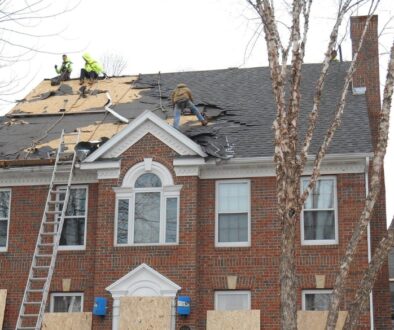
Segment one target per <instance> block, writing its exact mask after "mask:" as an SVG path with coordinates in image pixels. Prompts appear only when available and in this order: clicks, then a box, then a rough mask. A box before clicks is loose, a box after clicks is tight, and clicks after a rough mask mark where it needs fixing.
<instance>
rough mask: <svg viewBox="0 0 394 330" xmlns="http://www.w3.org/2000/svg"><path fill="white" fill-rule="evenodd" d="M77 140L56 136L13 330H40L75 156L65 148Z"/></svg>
mask: <svg viewBox="0 0 394 330" xmlns="http://www.w3.org/2000/svg"><path fill="white" fill-rule="evenodd" d="M79 137H80V131H78V132H76V133H64V130H63V131H62V134H61V136H60V143H59V147H58V150H57V153H56V160H55V164H54V167H53V172H52V178H51V182H50V184H49V191H48V196H47V200H46V204H45V209H44V214H43V216H42V220H41V226H40V231H39V233H38V237H37V243H36V247H35V250H34V254H33V259H32V263H31V266H30V271H29V277H28V279H27V283H26V287H25V292H24V295H23V300H22V304H21V307H20V310H19V315H18V320H17V323H16V328H15V330H23V329H26V330H27V329H34V330H40V329H41V324H42V320H43V317H44V312H45V306H46V302H47V298H48V293H49V288H50V286H51V279H52V275H53V271H54V268H55V263H56V256H57V251H58V247H59V243H60V237H61V233H62V229H63V223H64V217H65V215H66V209H67V205H68V200H69V197H70V187H71V182H72V178H73V171H74V167H75V163H76V156H77V155H76V151H75V149H74V148H73V151H68V150H67V148H68V147H67V145H69V146H71V145H76V144H77V143H78V142H79ZM65 182H67V186H65ZM58 186H61V187H62V189H59V188H58Z"/></svg>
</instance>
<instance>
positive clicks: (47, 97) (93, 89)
mask: <svg viewBox="0 0 394 330" xmlns="http://www.w3.org/2000/svg"><path fill="white" fill-rule="evenodd" d="M135 79H136V77H131V76H128V77H118V78H111V79H106V80H97V81H96V82H95V83H94V84H93V85H91V86H84V87H86V88H85V92H84V94H86V95H88V96H94V97H88V98H81V92H80V86H79V80H77V79H74V80H68V81H63V82H62V84H61V85H60V86H51V82H50V80H44V81H43V82H42V83H40V84H39V85H38V86H37V87H36V88H34V89H33V90H32V91H31V92H30V93H29V94H28V95H27V96H26V97H25V98H24V99H23V102H20V103H18V104H17V105H16V106H15V107H14V108H13V109H12V110H11V112H10V113H9V114H8V115H11V116H12V115H15V114H19V115H21V114H27V115H28V114H57V113H59V111H60V110H61V109H64V110H65V112H68V113H69V112H83V111H89V110H91V109H97V108H102V107H103V106H104V104H106V102H107V97H106V95H105V93H107V92H108V93H109V94H110V95H111V97H112V100H113V103H114V104H118V103H127V102H131V101H132V100H135V99H138V98H139V97H140V93H141V91H143V90H135V89H134V88H132V87H131V86H132V85H131V84H130V83H131V82H133V81H134V80H135Z"/></svg>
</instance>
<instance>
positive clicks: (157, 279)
mask: <svg viewBox="0 0 394 330" xmlns="http://www.w3.org/2000/svg"><path fill="white" fill-rule="evenodd" d="M180 289H181V287H180V286H179V285H177V284H176V283H174V282H173V281H171V280H170V279H168V278H167V277H165V276H164V275H162V274H160V273H159V272H157V271H156V270H154V269H153V268H151V267H149V266H148V265H147V264H145V263H144V264H141V265H139V266H138V267H137V268H135V269H133V270H132V271H131V272H129V273H128V274H126V275H125V276H123V277H122V278H120V279H119V280H117V281H116V282H114V283H112V284H111V285H110V286H108V287H107V288H106V290H107V291H109V292H110V293H111V295H112V298H113V299H114V301H113V313H112V329H113V330H118V328H119V311H120V298H121V297H125V296H163V297H173V298H174V306H175V297H176V294H177V292H178V291H179V290H180ZM173 314H174V320H173V322H172V323H173V326H174V329H175V313H173Z"/></svg>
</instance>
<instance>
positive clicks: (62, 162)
mask: <svg viewBox="0 0 394 330" xmlns="http://www.w3.org/2000/svg"><path fill="white" fill-rule="evenodd" d="M72 163H73V161H72V160H59V161H58V162H57V164H58V165H70V164H72Z"/></svg>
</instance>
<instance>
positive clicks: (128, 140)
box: [84, 110, 207, 163]
mask: <svg viewBox="0 0 394 330" xmlns="http://www.w3.org/2000/svg"><path fill="white" fill-rule="evenodd" d="M147 133H151V134H152V135H154V136H155V137H156V138H158V139H159V140H161V141H162V142H163V143H165V144H166V145H168V146H169V147H170V148H172V149H174V150H175V151H176V152H178V153H179V154H181V155H199V156H201V157H207V154H206V153H205V152H204V151H203V150H202V148H201V147H200V146H199V145H198V144H197V143H195V142H194V141H192V140H191V139H189V138H188V137H187V136H185V135H184V134H182V133H181V132H179V131H178V130H177V129H175V128H173V127H172V126H170V125H168V124H167V123H166V122H165V121H164V120H162V119H161V118H159V117H158V116H156V115H155V114H154V113H152V112H151V111H149V110H145V111H144V112H143V113H142V114H141V115H139V116H138V117H137V118H136V119H134V120H133V121H132V122H131V123H130V124H129V125H128V126H126V127H125V128H124V129H123V130H121V131H120V132H119V133H118V134H116V135H115V136H114V137H113V138H111V139H110V140H109V141H108V142H107V143H105V144H104V145H103V146H101V147H100V148H98V149H97V150H96V151H95V152H93V153H92V154H91V155H89V156H88V157H87V158H86V159H85V161H84V162H87V163H89V162H94V161H95V160H97V159H98V158H99V157H104V158H114V157H119V156H120V155H121V154H122V152H124V151H125V150H127V149H128V148H130V147H131V146H132V145H133V144H134V143H136V142H137V141H138V140H140V139H141V138H142V137H143V136H145V135H146V134H147Z"/></svg>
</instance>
